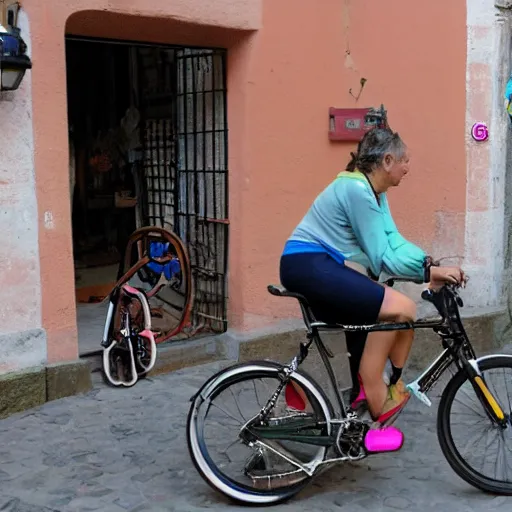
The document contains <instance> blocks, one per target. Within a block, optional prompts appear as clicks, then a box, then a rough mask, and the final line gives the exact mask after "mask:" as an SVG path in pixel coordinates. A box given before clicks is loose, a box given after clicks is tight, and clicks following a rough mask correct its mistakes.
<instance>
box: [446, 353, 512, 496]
mask: <svg viewBox="0 0 512 512" xmlns="http://www.w3.org/2000/svg"><path fill="white" fill-rule="evenodd" d="M478 366H479V368H480V371H481V372H482V375H483V378H484V380H485V383H486V385H487V387H488V389H489V391H490V392H491V393H492V395H493V397H494V398H495V399H496V400H497V401H498V403H499V405H500V407H501V408H502V410H503V412H504V413H505V416H506V420H507V421H506V425H505V426H504V427H502V426H499V425H496V424H495V423H494V422H492V421H491V419H490V418H489V416H488V415H487V413H486V411H485V410H484V408H483V406H482V404H481V403H480V401H479V399H478V397H477V395H476V393H475V391H474V389H473V387H472V385H471V382H469V380H468V377H467V375H466V372H464V371H463V370H461V371H459V372H458V373H457V374H456V375H454V377H453V378H452V379H451V380H450V382H449V383H448V385H447V387H446V389H445V390H444V392H443V395H442V397H441V402H440V403H439V410H438V416H437V435H438V439H439V443H440V445H441V449H442V451H443V454H444V456H445V457H446V460H447V461H448V463H449V464H450V466H451V467H452V469H453V470H454V471H455V473H457V475H459V476H460V477H461V478H462V479H464V480H465V481H466V482H468V483H469V484H470V485H472V486H474V487H476V488H478V489H480V490H482V491H485V492H490V493H494V494H502V495H512V423H511V404H512V356H498V355H497V356H489V357H484V358H481V359H479V360H478Z"/></svg>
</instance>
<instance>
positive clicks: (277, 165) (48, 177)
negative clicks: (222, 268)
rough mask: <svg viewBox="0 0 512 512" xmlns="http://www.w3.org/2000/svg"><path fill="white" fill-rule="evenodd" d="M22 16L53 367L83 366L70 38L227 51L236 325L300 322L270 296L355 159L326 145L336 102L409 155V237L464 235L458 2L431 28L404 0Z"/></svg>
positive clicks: (293, 0) (179, 0)
mask: <svg viewBox="0 0 512 512" xmlns="http://www.w3.org/2000/svg"><path fill="white" fill-rule="evenodd" d="M23 8H24V9H25V11H26V12H27V13H28V18H29V21H30V27H31V40H32V60H33V62H34V68H33V70H32V73H31V81H32V91H33V124H34V144H35V158H34V165H35V178H36V191H37V201H38V212H39V251H40V262H41V270H40V272H41V281H42V292H41V293H42V324H43V327H44V328H45V329H46V332H47V336H48V360H49V361H57V360H67V359H73V358H76V357H77V343H76V317H75V298H74V278H73V263H72V261H73V258H72V244H71V222H70V206H69V201H68V200H67V198H68V197H69V191H68V187H69V179H68V172H69V171H68V146H67V144H68V140H67V116H66V70H65V43H64V35H65V32H66V31H67V32H68V33H73V34H81V35H92V36H101V37H112V38H122V39H134V40H137V39H138V40H142V41H155V42H161V43H172V44H180V43H181V44H189V45H201V46H209V45H210V46H221V47H226V48H228V122H229V180H230V183H229V190H230V197H229V200H230V212H229V213H230V220H231V225H230V254H229V282H228V284H229V295H230V297H229V315H230V317H229V320H230V327H234V328H238V329H251V328H253V327H261V326H262V325H264V324H268V323H272V322H274V321H275V320H277V319H279V318H281V317H287V316H295V315H296V313H297V311H296V305H295V304H291V303H289V301H283V300H279V299H274V298H272V297H271V296H269V295H268V293H267V292H266V285H267V284H268V283H269V282H275V281H277V279H278V272H277V271H278V262H279V255H280V252H281V249H282V247H283V245H284V242H285V240H286V238H287V236H288V235H289V234H290V232H291V230H292V229H293V228H294V226H295V224H296V223H297V222H298V221H299V220H300V218H301V217H302V215H303V214H304V213H305V211H306V209H307V208H308V206H309V204H310V203H311V201H312V200H313V199H314V197H315V196H316V194H317V193H319V192H320V191H321V189H322V188H323V187H324V186H325V185H326V184H327V183H328V182H329V181H330V180H331V179H333V177H334V176H335V175H336V173H337V172H338V171H339V170H340V169H342V168H343V167H344V165H345V163H346V161H347V157H348V152H349V150H351V149H352V148H353V145H347V144H344V143H330V142H329V140H328V135H327V131H328V127H329V122H328V109H329V107H330V106H336V107H354V106H357V105H359V106H361V107H365V106H379V105H380V103H384V105H385V106H386V108H387V109H388V114H389V120H390V123H391V125H392V127H393V128H394V129H397V130H398V131H399V132H400V133H401V134H402V136H403V138H404V139H405V141H406V142H407V143H408V145H409V146H410V148H411V150H412V152H413V158H414V160H413V167H412V172H411V175H410V176H409V177H408V178H407V180H406V182H405V183H404V184H403V185H402V186H401V187H400V189H398V190H396V191H393V192H392V193H391V194H390V195H391V207H392V210H393V212H394V216H395V219H396V221H397V224H398V225H399V228H400V229H401V230H402V232H403V234H404V235H406V236H408V237H410V238H411V239H412V240H414V241H416V242H418V243H420V244H422V245H423V246H425V247H426V248H427V249H431V248H432V247H433V246H434V245H435V244H438V245H439V246H440V247H442V246H443V244H444V245H445V246H446V245H447V244H448V245H449V244H452V245H453V244H455V245H457V244H458V245H463V243H464V239H463V237H464V230H463V229H460V230H458V231H457V230H456V231H454V233H452V234H451V235H450V237H447V236H445V235H444V231H443V229H442V226H443V219H444V218H445V217H446V216H448V217H450V218H455V219H459V221H460V223H461V226H463V224H464V212H465V179H466V167H465V139H464V126H465V125H464V122H465V95H464V90H465V69H466V27H465V9H466V6H465V2H464V1H462V0H452V1H450V2H446V1H445V0H432V1H431V2H429V3H427V4H424V5H422V9H421V16H419V15H418V14H414V12H413V10H412V9H411V7H410V2H407V1H406V0H385V1H384V0H382V1H380V2H375V1H374V0H358V1H357V2H356V1H349V0H347V1H344V2H341V1H339V0H322V1H321V2H319V1H313V0H299V1H297V0H262V1H261V2H260V1H258V0H231V1H229V0H211V1H210V2H204V1H203V0H194V1H192V0H188V1H185V0H173V1H170V0H154V1H153V2H150V3H149V2H146V1H144V0H130V1H121V0H110V1H107V0H54V1H52V2H51V3H49V2H41V1H40V0H24V2H23ZM83 11H85V12H83ZM77 13H78V14H77ZM433 27H435V37H433ZM446 41H450V44H449V45H447V44H446ZM362 77H364V78H366V79H367V83H366V85H365V88H364V90H363V91H362V93H361V96H360V99H359V101H358V102H357V103H356V101H355V99H354V98H353V97H352V96H351V95H350V94H349V89H350V88H352V91H353V93H354V94H356V95H357V93H358V90H359V82H360V79H361V78H362ZM65 199H66V200H65ZM438 212H442V213H441V214H438ZM443 215H444V216H445V217H443ZM453 234H455V235H456V236H454V237H453V239H452V235H453ZM447 238H449V240H446V239H447Z"/></svg>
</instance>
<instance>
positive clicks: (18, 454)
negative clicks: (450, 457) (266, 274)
mask: <svg viewBox="0 0 512 512" xmlns="http://www.w3.org/2000/svg"><path fill="white" fill-rule="evenodd" d="M218 368H219V364H210V365H205V366H202V367H196V368H192V369H186V370H182V371H179V372H175V373H172V374H168V375H163V376H159V377H155V378H153V379H148V380H146V381H141V382H139V383H138V384H137V385H136V386H135V387H134V388H131V389H123V390H121V389H108V388H105V387H103V386H102V385H101V384H99V383H98V385H97V387H96V388H95V389H94V390H93V391H92V392H91V393H89V394H88V395H86V396H79V397H72V398H67V399H63V400H59V401H56V402H51V403H47V404H46V405H44V406H43V407H40V408H38V409H34V410H31V411H28V412H26V413H23V414H18V415H16V416H13V417H11V418H8V419H6V420H3V421H1V422H0V444H1V448H0V463H1V465H0V510H1V511H12V512H14V511H16V512H29V511H30V512H36V511H41V512H43V511H50V510H51V511H62V512H68V511H69V512H70V511H105V512H123V511H124V512H126V511H130V512H135V511H137V512H142V511H148V512H149V511H180V512H195V511H199V510H211V511H220V510H233V511H240V510H247V509H246V508H244V507H240V506H237V505H232V504H231V503H229V502H227V501H226V500H224V499H223V498H222V497H221V496H220V495H219V494H216V493H215V492H214V491H212V490H211V489H210V488H209V487H208V486H207V485H206V484H205V483H204V482H203V480H202V479H201V478H200V476H199V475H198V473H197V472H196V470H195V469H194V468H193V466H192V462H191V461H190V458H189V455H188V450H187V447H186V439H185V424H186V417H187V411H188V407H189V398H190V396H191V395H192V394H193V393H194V392H195V391H196V390H197V389H198V387H199V386H200V385H201V384H202V383H203V382H204V380H205V379H206V378H207V376H209V375H210V374H211V373H213V372H214V371H216V370H217V369H218ZM95 378H96V377H95ZM399 425H400V426H401V427H403V429H404V432H405V434H406V443H405V446H404V448H403V449H402V451H401V452H399V453H398V454H394V455H387V456H382V455H380V456H375V457H373V458H369V459H366V460H365V461H363V462H361V463H359V464H357V465H355V464H354V465H347V466H344V467H341V466H340V467H337V468H334V469H333V470H331V471H330V472H328V473H324V474H323V475H320V476H319V477H318V479H317V480H316V481H314V483H313V484H312V485H310V486H309V487H308V488H306V490H305V491H303V492H302V493H300V494H299V495H298V496H297V497H296V498H295V499H293V500H292V501H290V502H288V503H286V504H283V505H279V506H276V507H270V508H268V509H267V510H269V511H275V510H280V511H283V512H286V511H297V512H298V511H311V510H321V511H324V512H329V511H333V512H334V511H347V512H359V511H367V512H374V511H375V512H376V511H393V510H411V511H423V510H431V509H434V510H439V511H448V510H449V511H450V512H459V511H473V510H486V511H488V510H498V509H501V508H502V507H503V506H505V510H507V509H509V508H510V507H511V506H512V498H504V497H495V496H488V495H484V494H482V493H480V492H478V491H476V490H474V489H472V488H471V487H469V486H468V485H467V484H465V483H464V482H463V481H462V480H460V479H459V478H458V477H457V476H456V475H455V474H454V473H453V472H452V470H451V469H450V467H449V466H448V464H447V463H446V461H445V460H444V458H443V456H442V454H441V451H440V449H439V445H438V442H437V438H436V435H435V409H434V408H432V409H427V408H425V407H424V406H422V405H421V404H419V403H417V402H415V401H411V403H410V405H409V407H408V409H407V410H406V411H405V412H404V414H403V415H402V417H401V418H400V420H399Z"/></svg>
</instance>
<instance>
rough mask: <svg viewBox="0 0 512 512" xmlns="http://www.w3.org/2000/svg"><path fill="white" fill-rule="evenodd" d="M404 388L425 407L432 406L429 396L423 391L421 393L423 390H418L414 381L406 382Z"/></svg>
mask: <svg viewBox="0 0 512 512" xmlns="http://www.w3.org/2000/svg"><path fill="white" fill-rule="evenodd" d="M405 388H406V389H407V390H408V391H409V392H410V393H411V395H413V396H415V397H416V398H417V399H418V400H419V401H420V402H423V403H424V404H425V405H426V406H427V407H431V406H432V402H431V401H430V398H429V397H428V396H427V395H426V394H425V393H423V391H420V387H419V385H418V383H417V382H416V381H414V382H411V383H410V384H407V385H406V386H405Z"/></svg>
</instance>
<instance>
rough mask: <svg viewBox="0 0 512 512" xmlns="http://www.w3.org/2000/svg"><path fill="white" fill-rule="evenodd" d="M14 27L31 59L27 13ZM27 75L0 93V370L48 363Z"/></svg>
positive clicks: (29, 82) (28, 76) (23, 14)
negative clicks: (43, 326) (43, 321)
mask: <svg viewBox="0 0 512 512" xmlns="http://www.w3.org/2000/svg"><path fill="white" fill-rule="evenodd" d="M18 24H19V26H20V28H21V33H22V37H23V39H24V40H25V42H26V43H27V46H28V49H29V50H28V53H29V55H30V31H29V23H28V19H27V15H26V13H25V12H23V11H20V13H19V17H18ZM31 94H32V93H31V77H30V71H28V72H27V74H26V75H25V78H24V80H23V82H22V84H21V86H20V88H19V89H18V90H17V91H13V92H9V93H7V92H4V93H0V234H1V241H0V372H5V371H10V370H16V369H21V368H26V367H30V366H35V365H38V364H41V363H44V362H46V337H45V335H44V331H43V330H42V329H41V290H40V287H41V280H40V270H39V248H38V222H37V217H38V212H37V199H36V189H35V176H34V140H33V127H32V99H31Z"/></svg>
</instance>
